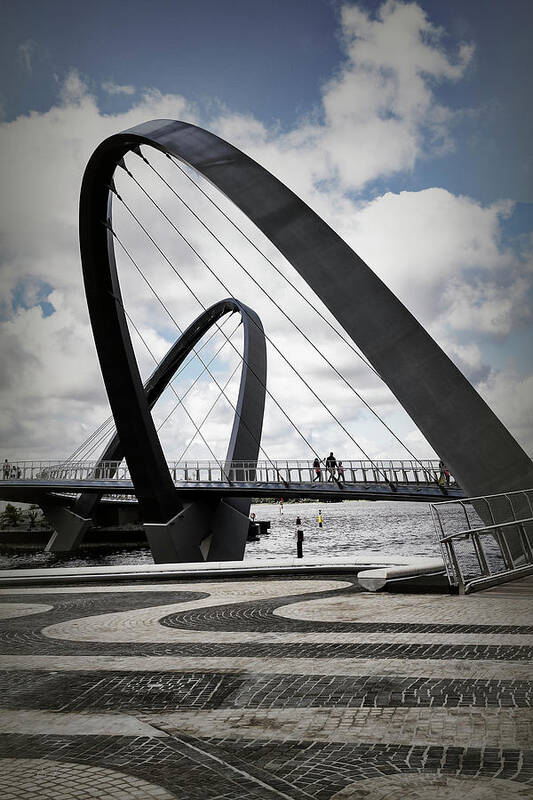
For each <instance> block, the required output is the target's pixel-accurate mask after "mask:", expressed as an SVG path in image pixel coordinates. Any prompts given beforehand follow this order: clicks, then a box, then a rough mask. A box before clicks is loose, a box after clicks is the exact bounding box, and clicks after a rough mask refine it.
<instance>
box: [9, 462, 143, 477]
mask: <svg viewBox="0 0 533 800" xmlns="http://www.w3.org/2000/svg"><path fill="white" fill-rule="evenodd" d="M129 479H130V474H129V470H128V467H127V465H126V463H125V462H123V461H122V462H121V461H104V462H101V461H70V462H61V461H15V462H11V463H10V464H9V465H8V466H7V467H6V466H4V467H2V466H0V480H129Z"/></svg>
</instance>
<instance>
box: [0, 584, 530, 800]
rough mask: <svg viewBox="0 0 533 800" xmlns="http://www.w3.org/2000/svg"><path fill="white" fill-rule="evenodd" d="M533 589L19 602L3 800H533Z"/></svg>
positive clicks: (11, 602) (11, 627) (253, 587)
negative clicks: (281, 799) (254, 799)
mask: <svg viewBox="0 0 533 800" xmlns="http://www.w3.org/2000/svg"><path fill="white" fill-rule="evenodd" d="M532 601H533V579H531V578H530V579H525V580H524V581H519V582H515V583H514V584H508V585H507V586H505V587H502V588H501V589H492V590H490V591H486V592H483V593H479V594H476V595H471V596H466V597H460V596H457V595H446V594H435V595H432V594H369V593H364V592H361V591H360V589H359V587H358V586H357V581H356V579H355V578H354V577H347V576H344V575H341V576H339V575H332V576H328V575H320V576H310V575H306V576H302V577H297V578H296V577H288V576H273V577H270V578H267V577H261V578H260V579H253V578H250V577H248V578H243V579H241V580H238V579H226V580H220V579H219V580H212V579H206V580H201V579H196V580H182V581H173V582H169V581H166V582H161V581H160V582H157V581H155V580H152V581H149V580H147V581H145V582H137V583H135V582H128V583H117V582H115V583H109V584H108V585H105V583H104V582H102V583H101V584H100V583H98V584H94V585H93V584H87V583H84V584H80V585H57V586H50V585H47V586H33V587H31V586H26V587H22V586H12V587H8V588H3V589H0V617H1V618H2V623H1V629H2V635H1V647H2V656H1V660H0V666H1V672H0V683H1V692H0V698H1V705H2V713H1V717H0V719H1V721H0V740H1V751H2V752H1V753H0V758H1V766H0V774H1V776H2V778H1V783H2V789H1V796H2V798H3V799H4V800H15V798H16V800H25V799H26V798H45V799H46V800H48V798H50V800H52V799H53V800H61V799H62V798H65V800H67V798H68V800H78V799H79V800H85V798H99V800H105V798H113V800H127V799H128V798H139V800H141V799H142V800H145V799H146V800H151V798H154V799H155V798H157V800H166V799H167V798H184V799H185V798H186V799H187V800H189V798H190V800H244V799H245V798H265V800H266V799H268V800H270V798H272V800H274V799H275V798H286V799H287V798H291V800H304V798H305V799H307V800H310V799H311V798H313V799H314V800H356V798H357V800H387V799H390V800H396V798H398V799H401V800H407V799H408V798H409V800H415V799H416V800H445V799H446V800H449V799H450V798H461V800H463V799H464V800H491V799H492V798H494V800H496V799H497V800H505V798H533V714H532V709H531V704H532V682H531V677H532V668H531V656H532V654H533V602H532Z"/></svg>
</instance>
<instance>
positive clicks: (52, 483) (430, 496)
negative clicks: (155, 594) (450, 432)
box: [0, 478, 464, 502]
mask: <svg viewBox="0 0 533 800" xmlns="http://www.w3.org/2000/svg"><path fill="white" fill-rule="evenodd" d="M175 486H176V492H177V493H179V494H181V495H183V496H185V497H191V498H193V497H194V496H198V495H199V494H215V495H219V496H220V495H222V496H226V497H284V498H287V499H288V498H294V497H308V498H311V499H316V500H324V501H327V500H332V499H339V500H356V499H360V500H410V501H421V502H428V501H435V500H438V499H443V500H444V499H456V498H461V497H464V494H463V492H462V491H461V489H459V488H457V487H447V488H446V489H444V488H443V487H440V486H437V485H436V484H434V483H433V484H429V483H426V484H424V483H419V484H413V483H398V484H395V487H394V489H393V488H392V487H391V486H390V485H389V484H386V483H381V484H379V483H344V484H339V483H336V482H329V483H325V482H324V483H313V482H302V483H291V484H287V485H285V484H284V483H282V482H269V483H266V482H265V483H262V482H257V483H256V482H245V481H234V482H232V483H231V484H230V483H227V482H226V483H222V482H219V481H212V482H209V481H176V482H175ZM50 492H53V493H76V494H77V493H79V492H96V493H103V494H112V495H134V494H135V489H134V487H133V484H132V482H131V481H130V480H87V479H83V480H81V479H80V480H61V479H46V480H41V479H36V478H34V479H31V480H24V479H18V480H17V479H14V480H4V481H0V498H3V499H9V500H14V501H17V500H18V501H19V502H24V499H23V498H26V501H31V500H32V499H33V498H34V497H35V498H37V497H38V496H41V497H42V495H43V494H47V493H50Z"/></svg>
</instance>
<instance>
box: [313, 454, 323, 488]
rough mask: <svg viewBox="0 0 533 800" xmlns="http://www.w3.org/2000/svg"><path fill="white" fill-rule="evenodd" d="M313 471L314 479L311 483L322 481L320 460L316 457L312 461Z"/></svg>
mask: <svg viewBox="0 0 533 800" xmlns="http://www.w3.org/2000/svg"><path fill="white" fill-rule="evenodd" d="M313 469H314V470H315V477H314V478H313V483H314V482H315V481H320V480H322V470H321V468H320V459H319V458H318V456H317V457H316V458H315V460H314V461H313Z"/></svg>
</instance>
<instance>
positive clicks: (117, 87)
mask: <svg viewBox="0 0 533 800" xmlns="http://www.w3.org/2000/svg"><path fill="white" fill-rule="evenodd" d="M102 89H103V90H104V92H107V93H108V94H125V95H132V94H135V91H136V90H135V86H131V85H130V84H121V83H115V82H114V81H104V83H102Z"/></svg>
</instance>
